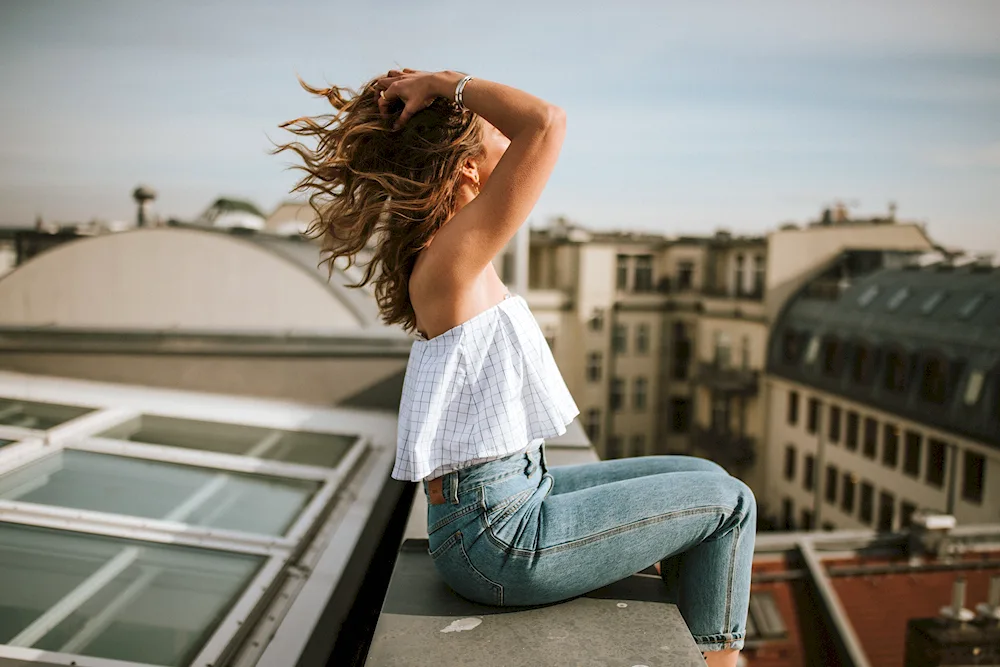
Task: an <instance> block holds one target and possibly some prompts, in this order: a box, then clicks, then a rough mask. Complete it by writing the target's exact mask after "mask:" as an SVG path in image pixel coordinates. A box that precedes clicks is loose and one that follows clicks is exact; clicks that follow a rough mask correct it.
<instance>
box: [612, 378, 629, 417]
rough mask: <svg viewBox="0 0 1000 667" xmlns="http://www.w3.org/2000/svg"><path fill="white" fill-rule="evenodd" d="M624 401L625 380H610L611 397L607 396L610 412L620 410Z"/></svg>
mask: <svg viewBox="0 0 1000 667" xmlns="http://www.w3.org/2000/svg"><path fill="white" fill-rule="evenodd" d="M624 401H625V380H623V379H622V378H612V379H611V395H610V396H609V405H608V407H610V408H611V409H612V410H621V409H622V403H624Z"/></svg>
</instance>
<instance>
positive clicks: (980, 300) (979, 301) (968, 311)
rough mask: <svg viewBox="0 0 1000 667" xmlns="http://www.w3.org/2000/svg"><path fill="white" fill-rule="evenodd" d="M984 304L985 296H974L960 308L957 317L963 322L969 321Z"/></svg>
mask: <svg viewBox="0 0 1000 667" xmlns="http://www.w3.org/2000/svg"><path fill="white" fill-rule="evenodd" d="M985 302H986V295H985V294H977V295H975V296H974V297H972V298H971V299H969V300H968V301H966V302H965V304H963V305H962V307H961V308H959V310H958V316H959V317H960V318H962V319H963V320H967V319H969V318H970V317H972V316H973V315H975V314H976V311H977V310H979V307H980V306H982V305H983V304H984V303H985Z"/></svg>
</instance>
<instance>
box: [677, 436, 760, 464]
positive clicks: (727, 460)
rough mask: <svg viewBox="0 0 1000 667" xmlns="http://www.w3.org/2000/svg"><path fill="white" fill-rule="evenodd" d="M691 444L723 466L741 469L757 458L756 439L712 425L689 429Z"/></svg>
mask: <svg viewBox="0 0 1000 667" xmlns="http://www.w3.org/2000/svg"><path fill="white" fill-rule="evenodd" d="M691 444H692V446H693V447H695V448H696V449H697V450H699V451H700V453H701V454H703V455H705V456H707V457H708V458H710V459H712V460H713V461H715V462H716V463H718V464H719V465H721V466H723V467H724V468H729V469H737V470H738V469H742V468H746V467H749V466H751V465H753V463H754V461H755V460H756V458H757V440H756V439H755V438H751V437H749V436H746V435H739V434H737V433H724V432H722V431H719V430H716V429H713V428H712V427H710V426H709V427H704V426H696V427H695V428H694V429H692V431H691Z"/></svg>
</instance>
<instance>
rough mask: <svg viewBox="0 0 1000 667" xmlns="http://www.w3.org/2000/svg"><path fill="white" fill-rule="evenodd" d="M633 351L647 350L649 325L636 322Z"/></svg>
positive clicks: (643, 351)
mask: <svg viewBox="0 0 1000 667" xmlns="http://www.w3.org/2000/svg"><path fill="white" fill-rule="evenodd" d="M635 351H636V353H637V354H647V353H648V352H649V325H648V324H638V325H636V327H635Z"/></svg>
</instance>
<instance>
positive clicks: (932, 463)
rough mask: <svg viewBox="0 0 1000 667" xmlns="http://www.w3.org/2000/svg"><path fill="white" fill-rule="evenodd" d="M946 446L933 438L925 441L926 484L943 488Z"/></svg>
mask: <svg viewBox="0 0 1000 667" xmlns="http://www.w3.org/2000/svg"><path fill="white" fill-rule="evenodd" d="M946 450H947V445H945V443H944V442H942V441H940V440H937V439H935V438H928V439H927V473H926V474H927V483H928V484H931V485H932V486H936V487H938V488H941V487H943V486H944V467H945V459H944V457H945V451H946Z"/></svg>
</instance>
